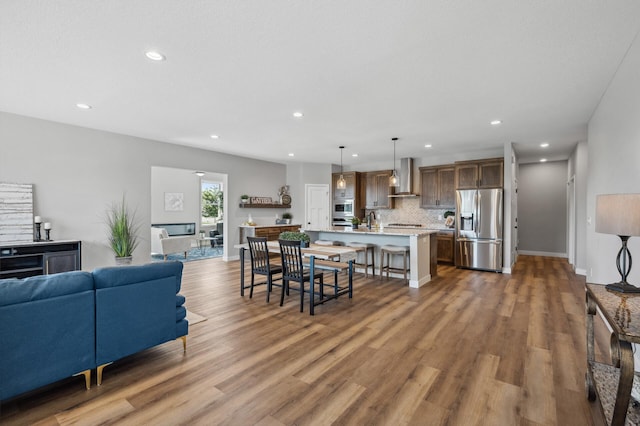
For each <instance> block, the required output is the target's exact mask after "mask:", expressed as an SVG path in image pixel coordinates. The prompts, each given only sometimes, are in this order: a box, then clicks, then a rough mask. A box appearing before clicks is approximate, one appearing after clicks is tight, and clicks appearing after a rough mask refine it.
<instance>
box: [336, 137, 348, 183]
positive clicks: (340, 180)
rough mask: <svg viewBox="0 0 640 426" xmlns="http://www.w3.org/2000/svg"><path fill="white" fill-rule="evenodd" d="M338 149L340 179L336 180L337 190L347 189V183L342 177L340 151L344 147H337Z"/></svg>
mask: <svg viewBox="0 0 640 426" xmlns="http://www.w3.org/2000/svg"><path fill="white" fill-rule="evenodd" d="M338 148H340V177H339V178H338V182H337V183H336V186H337V187H338V189H345V188H346V187H347V181H346V180H344V176H342V150H343V149H344V146H339V147H338Z"/></svg>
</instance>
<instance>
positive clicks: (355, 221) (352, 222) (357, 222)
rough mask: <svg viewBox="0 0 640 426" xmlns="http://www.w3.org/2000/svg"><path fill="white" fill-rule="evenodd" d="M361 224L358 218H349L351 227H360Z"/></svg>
mask: <svg viewBox="0 0 640 426" xmlns="http://www.w3.org/2000/svg"><path fill="white" fill-rule="evenodd" d="M361 223H362V222H361V221H360V218H357V217H355V216H354V217H352V218H351V224H352V225H360V224H361Z"/></svg>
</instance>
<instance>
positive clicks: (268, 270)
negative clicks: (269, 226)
mask: <svg viewBox="0 0 640 426" xmlns="http://www.w3.org/2000/svg"><path fill="white" fill-rule="evenodd" d="M247 241H248V242H249V254H250V255H251V290H250V291H249V298H252V297H253V286H254V285H256V284H255V278H256V275H264V276H266V277H267V282H266V283H264V284H266V285H267V303H269V295H270V294H271V289H272V287H273V282H274V281H277V280H279V279H282V277H280V278H276V279H274V277H273V276H274V275H277V274H280V273H282V267H281V266H280V265H272V264H271V263H270V262H269V249H268V247H267V239H266V238H264V237H247ZM261 284H262V283H261ZM283 292H284V286H283ZM280 306H282V303H280Z"/></svg>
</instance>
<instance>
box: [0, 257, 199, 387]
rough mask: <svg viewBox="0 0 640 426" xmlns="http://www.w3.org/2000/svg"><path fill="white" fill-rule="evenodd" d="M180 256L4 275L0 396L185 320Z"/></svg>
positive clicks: (174, 329) (160, 339) (138, 344)
mask: <svg viewBox="0 0 640 426" xmlns="http://www.w3.org/2000/svg"><path fill="white" fill-rule="evenodd" d="M181 281H182V263H181V262H177V261H176V262H162V263H152V264H148V265H142V266H124V267H122V266H121V267H109V268H100V269H96V270H95V271H93V272H92V273H89V272H82V271H73V272H65V273H61V274H54V275H44V276H37V277H30V278H25V279H15V278H11V279H4V280H0V360H1V362H0V400H6V399H9V398H12V397H14V396H17V395H19V394H21V393H24V392H27V391H30V390H32V389H36V388H38V387H40V386H44V385H46V384H49V383H53V382H55V381H58V380H61V379H64V378H67V377H70V376H72V375H76V374H83V375H84V376H85V380H86V386H87V388H89V386H90V380H91V370H93V369H96V370H97V372H98V384H100V382H101V380H102V370H103V368H104V367H105V366H106V365H109V364H110V363H112V362H114V361H117V360H118V359H120V358H123V357H125V356H128V355H131V354H134V353H136V352H139V351H141V350H144V349H147V348H150V347H153V346H156V345H159V344H161V343H164V342H167V341H169V340H175V339H177V338H182V340H183V345H184V349H185V350H186V335H187V334H188V322H187V320H186V309H185V308H184V301H185V298H184V296H182V295H180V294H179V291H180V285H181Z"/></svg>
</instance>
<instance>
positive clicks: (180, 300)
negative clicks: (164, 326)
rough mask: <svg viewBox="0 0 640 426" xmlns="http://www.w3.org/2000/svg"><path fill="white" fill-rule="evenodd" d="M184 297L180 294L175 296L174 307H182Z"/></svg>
mask: <svg viewBox="0 0 640 426" xmlns="http://www.w3.org/2000/svg"><path fill="white" fill-rule="evenodd" d="M185 300H186V299H185V297H184V296H183V295H181V294H176V306H182V305H184V302H185Z"/></svg>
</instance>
